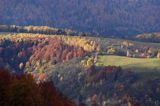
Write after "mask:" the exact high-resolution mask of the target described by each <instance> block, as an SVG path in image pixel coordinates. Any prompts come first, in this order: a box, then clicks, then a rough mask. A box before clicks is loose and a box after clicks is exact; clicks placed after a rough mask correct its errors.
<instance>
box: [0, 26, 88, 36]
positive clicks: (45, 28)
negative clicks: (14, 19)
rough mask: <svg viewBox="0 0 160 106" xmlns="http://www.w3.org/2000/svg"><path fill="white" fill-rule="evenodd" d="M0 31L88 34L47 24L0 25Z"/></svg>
mask: <svg viewBox="0 0 160 106" xmlns="http://www.w3.org/2000/svg"><path fill="white" fill-rule="evenodd" d="M0 32H14V33H39V34H48V35H71V36H89V35H90V33H82V32H76V31H73V30H70V29H58V28H52V27H48V26H16V25H0Z"/></svg>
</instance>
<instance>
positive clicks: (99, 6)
mask: <svg viewBox="0 0 160 106" xmlns="http://www.w3.org/2000/svg"><path fill="white" fill-rule="evenodd" d="M159 5H160V1H158V0H2V1H0V24H8V25H11V24H15V25H38V26H41V25H43V26H45V25H47V26H51V27H57V28H69V29H73V30H77V31H82V32H91V33H94V34H97V33H99V34H102V35H120V36H122V35H123V36H126V35H136V34H139V33H146V32H147V33H148V32H160V19H159V17H160V6H159Z"/></svg>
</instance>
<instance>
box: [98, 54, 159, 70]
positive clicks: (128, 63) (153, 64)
mask: <svg viewBox="0 0 160 106" xmlns="http://www.w3.org/2000/svg"><path fill="white" fill-rule="evenodd" d="M96 65H97V66H99V65H104V66H108V65H111V66H121V67H122V68H124V69H131V70H133V71H135V72H153V71H155V72H157V71H158V72H160V59H157V58H150V59H149V58H129V57H122V56H108V55H101V56H98V61H97V63H96Z"/></svg>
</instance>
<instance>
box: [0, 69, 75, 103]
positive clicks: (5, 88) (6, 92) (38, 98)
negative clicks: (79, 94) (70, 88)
mask: <svg viewBox="0 0 160 106" xmlns="http://www.w3.org/2000/svg"><path fill="white" fill-rule="evenodd" d="M0 106H75V104H74V103H73V102H72V101H71V100H69V99H68V98H67V97H65V96H63V95H62V93H60V92H59V91H58V90H57V89H56V88H55V87H54V85H53V84H52V83H51V82H42V83H36V82H35V81H34V79H33V77H32V76H31V75H27V74H23V75H17V74H9V73H7V72H6V70H4V69H0Z"/></svg>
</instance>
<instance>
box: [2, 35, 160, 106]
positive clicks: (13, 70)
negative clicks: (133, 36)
mask: <svg viewBox="0 0 160 106" xmlns="http://www.w3.org/2000/svg"><path fill="white" fill-rule="evenodd" d="M137 45H139V46H138V47H137ZM144 45H145V46H144ZM111 55H118V56H111ZM122 55H123V57H122ZM125 56H127V57H125ZM142 58H143V59H142ZM159 58H160V52H159V44H156V43H155V44H152V43H147V44H145V43H141V42H133V41H126V40H122V39H121V40H120V39H111V38H100V37H82V36H66V35H61V36H60V35H44V34H31V33H27V34H26V33H1V34H0V68H2V69H5V70H9V71H8V72H9V73H10V74H7V73H6V72H4V71H5V70H0V85H1V86H0V105H1V104H2V103H3V104H4V103H8V104H9V105H10V104H11V106H12V104H13V106H15V105H17V104H18V105H20V104H24V106H25V104H27V106H28V105H30V104H32V103H35V104H38V105H39V103H40V104H41V103H42V106H43V104H45V105H46V104H47V105H46V106H54V105H55V104H56V103H57V104H58V105H56V106H73V105H74V103H75V104H76V105H78V106H85V105H84V104H86V105H87V106H91V105H93V106H106V105H112V106H117V105H129V106H130V105H131V106H132V105H133V106H138V105H150V106H154V105H155V106H156V105H157V106H158V105H159V104H160V103H159V99H160V97H159V94H160V90H159V89H160V86H159V84H160V78H159V75H160V71H159ZM145 62H146V64H143V63H145ZM146 65H147V66H146ZM31 76H32V77H31ZM4 82H5V83H4ZM53 85H54V86H55V87H54V86H53ZM56 89H58V91H56ZM26 91H27V93H26ZM59 91H60V92H62V93H63V95H64V96H65V97H64V96H61V95H60V94H59V93H58V92H59ZM5 92H7V94H5ZM33 92H34V93H33ZM17 95H22V96H17ZM32 95H33V96H32ZM48 95H49V96H48ZM30 97H33V98H35V99H34V100H32V98H30ZM66 97H68V98H69V99H66ZM6 99H7V100H6ZM26 99H27V100H28V101H27V100H26ZM41 100H42V101H41ZM54 100H55V101H54ZM70 100H72V101H74V103H72V102H71V101H70ZM6 101H7V102H6ZM26 101H27V102H26ZM60 101H61V102H62V103H61V102H60ZM59 103H60V104H61V105H59ZM67 103H68V105H67ZM8 104H6V105H8ZM14 104H15V105H14ZM31 106H32V105H31ZM40 106H41V105H40Z"/></svg>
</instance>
